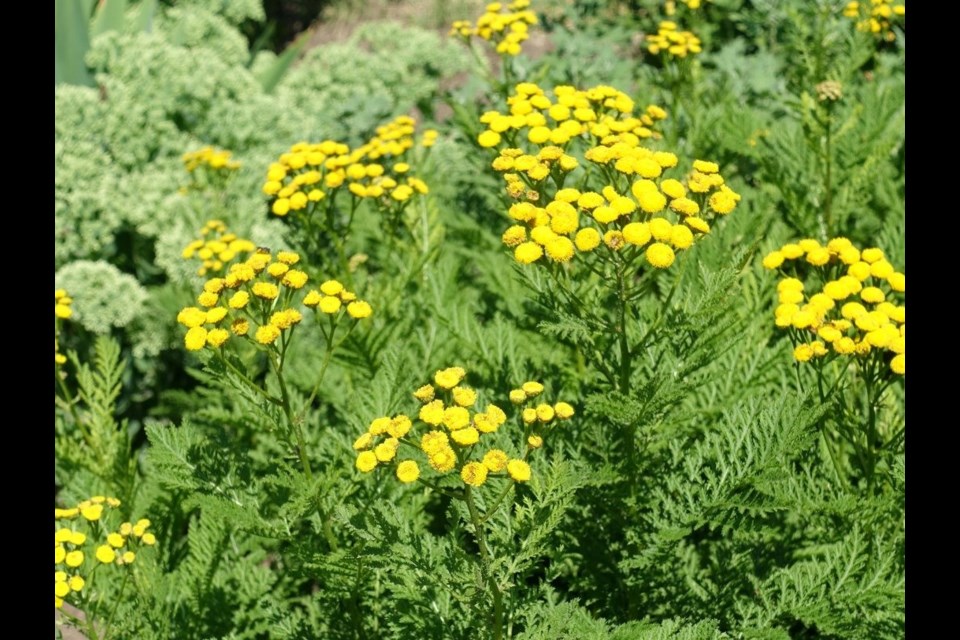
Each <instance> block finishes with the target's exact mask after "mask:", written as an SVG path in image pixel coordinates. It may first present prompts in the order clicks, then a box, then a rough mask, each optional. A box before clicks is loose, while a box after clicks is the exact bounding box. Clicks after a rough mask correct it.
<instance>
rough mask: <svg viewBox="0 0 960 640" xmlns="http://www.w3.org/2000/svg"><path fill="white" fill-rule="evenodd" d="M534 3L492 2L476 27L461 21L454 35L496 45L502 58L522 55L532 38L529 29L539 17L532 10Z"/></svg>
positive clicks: (520, 0)
mask: <svg viewBox="0 0 960 640" xmlns="http://www.w3.org/2000/svg"><path fill="white" fill-rule="evenodd" d="M529 7H530V0H515V1H514V2H509V3H507V2H491V3H490V4H488V5H487V6H486V9H485V10H484V12H483V15H481V16H480V17H479V18H477V23H476V25H473V24H471V23H470V21H469V20H457V21H456V22H454V23H453V25H452V26H451V27H450V35H451V36H455V37H459V38H463V39H464V40H466V41H467V42H469V41H470V39H471V38H474V37H477V38H480V39H482V40H486V41H487V42H490V43H492V44H493V45H494V47H495V48H496V51H497V53H499V54H500V55H502V56H516V55H519V54H520V52H521V50H522V49H523V47H522V45H523V42H524V41H525V40H526V39H527V38H528V37H529V34H528V27H529V26H530V25H532V24H537V14H535V13H534V12H533V11H530V10H529Z"/></svg>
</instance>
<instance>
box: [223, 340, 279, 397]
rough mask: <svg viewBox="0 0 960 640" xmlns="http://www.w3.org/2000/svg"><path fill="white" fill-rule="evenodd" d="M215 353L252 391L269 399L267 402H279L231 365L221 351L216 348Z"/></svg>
mask: <svg viewBox="0 0 960 640" xmlns="http://www.w3.org/2000/svg"><path fill="white" fill-rule="evenodd" d="M216 354H217V356H218V357H219V358H220V362H222V363H223V364H224V365H226V367H227V368H228V369H230V370H231V371H233V372H234V373H235V374H237V376H239V377H240V379H241V380H243V381H244V382H246V383H247V384H248V385H249V386H250V387H251V388H252V389H253V390H254V391H256V392H257V393H259V394H260V395H261V396H263V397H264V399H266V400H267V401H269V402H270V403H272V404H280V401H279V400H277V399H276V398H274V397H273V396H272V395H270V394H269V393H267V392H266V391H265V390H264V389H263V388H262V387H261V386H260V385H258V384H257V383H256V382H254V381H253V380H251V379H250V378H248V377H247V374H245V373H243V372H242V371H240V370H239V369H237V368H236V367H235V366H233V363H231V362H230V361H229V360H227V359H226V358H225V357H224V355H223V353H222V351H220V350H217V351H216Z"/></svg>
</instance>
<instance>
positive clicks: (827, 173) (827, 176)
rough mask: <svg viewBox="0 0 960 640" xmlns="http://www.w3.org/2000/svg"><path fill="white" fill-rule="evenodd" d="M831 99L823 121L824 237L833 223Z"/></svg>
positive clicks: (822, 222)
mask: <svg viewBox="0 0 960 640" xmlns="http://www.w3.org/2000/svg"><path fill="white" fill-rule="evenodd" d="M832 111H833V101H832V100H828V101H827V117H826V122H824V125H823V126H824V129H825V140H824V143H825V144H824V158H823V160H824V163H825V166H824V170H823V190H824V195H823V217H822V218H821V220H820V226H821V229H820V232H821V233H822V234H823V237H824V238H829V237H830V234H831V231H830V227H831V226H832V223H833V212H832V203H833V186H832V184H831V168H832V164H833V163H832V162H831V160H832V155H833V154H832V151H831V127H830V125H831V124H832V121H833V114H832Z"/></svg>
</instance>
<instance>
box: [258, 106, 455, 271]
mask: <svg viewBox="0 0 960 640" xmlns="http://www.w3.org/2000/svg"><path fill="white" fill-rule="evenodd" d="M436 140H437V132H436V131H435V130H433V129H428V130H425V131H424V132H423V134H422V135H421V137H420V143H419V145H420V147H421V148H423V149H427V150H429V149H430V148H431V147H432V146H433V145H434V144H435V143H436ZM415 147H416V122H415V121H414V119H413V118H411V117H410V116H399V117H397V118H395V119H394V120H392V121H390V122H389V123H387V124H385V125H382V126H380V127H377V129H376V133H375V135H374V136H373V138H371V139H370V140H369V141H367V142H366V143H365V144H363V145H360V146H359V147H356V148H351V147H350V146H349V145H347V144H345V143H343V142H336V141H333V140H324V141H323V142H317V143H308V142H298V143H296V144H294V145H293V146H292V147H290V150H289V151H287V152H285V153H283V154H281V155H280V157H279V158H278V159H277V161H276V162H274V163H272V164H271V165H270V166H269V168H268V169H267V175H266V180H265V182H264V183H263V193H264V194H265V195H266V196H268V198H269V204H270V211H271V214H272V215H274V216H278V217H280V218H282V219H283V220H284V222H286V223H287V224H289V225H291V227H292V228H293V233H292V234H291V235H290V236H289V237H288V240H289V241H290V242H291V244H292V245H294V246H295V248H298V249H300V250H302V251H303V252H304V253H305V254H306V256H307V257H308V258H309V260H310V262H311V264H315V265H317V266H318V268H327V267H330V266H331V264H330V262H331V261H330V259H329V256H330V255H331V253H334V254H335V255H336V256H337V258H338V259H339V264H338V267H339V268H340V269H341V270H343V271H344V274H345V276H346V277H349V268H348V261H347V256H346V254H345V248H344V245H345V241H346V237H347V235H348V234H349V231H350V228H351V225H352V224H353V218H354V215H355V214H356V212H357V208H358V207H359V206H360V204H361V202H367V203H370V204H372V205H373V206H374V207H375V208H376V209H377V210H378V211H379V212H380V213H381V214H382V215H383V216H384V217H385V218H386V220H384V223H383V228H384V229H385V231H386V233H387V235H388V237H389V238H391V239H393V238H394V237H395V236H396V235H397V234H398V233H401V232H402V231H404V230H407V231H409V228H408V227H409V223H408V221H407V220H406V217H405V216H404V212H405V211H406V209H407V207H408V206H409V205H410V203H411V202H413V201H414V200H415V199H416V198H417V197H420V196H423V195H425V194H427V193H428V192H429V187H428V186H427V184H426V182H424V181H423V180H421V179H420V178H417V177H416V176H414V175H413V165H412V164H411V163H412V162H413V163H416V162H421V161H423V160H425V157H426V156H425V155H423V156H420V157H419V158H410V157H408V156H410V155H411V154H410V152H411V150H412V149H414V148H415ZM344 199H345V200H346V204H345V205H344V204H343V203H342V202H341V201H342V200H344ZM331 243H332V245H333V249H334V252H331V251H330V250H329V249H330V244H331Z"/></svg>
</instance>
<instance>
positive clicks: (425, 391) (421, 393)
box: [413, 384, 435, 402]
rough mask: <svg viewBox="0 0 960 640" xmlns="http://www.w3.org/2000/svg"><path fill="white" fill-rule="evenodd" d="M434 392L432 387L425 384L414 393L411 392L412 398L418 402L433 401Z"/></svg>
mask: <svg viewBox="0 0 960 640" xmlns="http://www.w3.org/2000/svg"><path fill="white" fill-rule="evenodd" d="M434 394H435V390H434V388H433V385H431V384H425V385H423V386H422V387H420V388H419V389H417V390H416V391H414V392H413V397H414V398H416V399H417V400H419V401H420V402H430V401H431V400H433V398H434Z"/></svg>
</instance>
